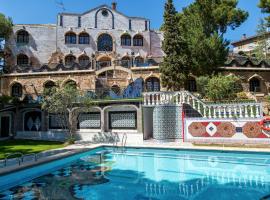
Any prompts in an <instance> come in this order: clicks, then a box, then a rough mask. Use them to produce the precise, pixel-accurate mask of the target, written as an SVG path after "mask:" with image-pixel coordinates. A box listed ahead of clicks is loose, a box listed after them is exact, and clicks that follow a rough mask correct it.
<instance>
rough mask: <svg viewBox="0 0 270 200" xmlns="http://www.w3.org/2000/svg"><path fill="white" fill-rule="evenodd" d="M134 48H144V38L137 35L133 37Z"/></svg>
mask: <svg viewBox="0 0 270 200" xmlns="http://www.w3.org/2000/svg"><path fill="white" fill-rule="evenodd" d="M133 46H135V47H142V46H143V36H141V35H135V36H134V37H133Z"/></svg>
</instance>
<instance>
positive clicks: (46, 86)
mask: <svg viewBox="0 0 270 200" xmlns="http://www.w3.org/2000/svg"><path fill="white" fill-rule="evenodd" d="M54 87H56V84H55V82H53V81H47V82H46V83H45V84H44V89H45V90H51V89H53V88H54Z"/></svg>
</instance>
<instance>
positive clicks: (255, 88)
mask: <svg viewBox="0 0 270 200" xmlns="http://www.w3.org/2000/svg"><path fill="white" fill-rule="evenodd" d="M249 91H250V92H260V91H261V82H260V80H259V79H258V78H256V77H254V78H252V79H251V80H250V81H249Z"/></svg>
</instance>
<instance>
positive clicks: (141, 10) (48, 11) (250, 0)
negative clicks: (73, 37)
mask: <svg viewBox="0 0 270 200" xmlns="http://www.w3.org/2000/svg"><path fill="white" fill-rule="evenodd" d="M61 1H62V2H63V3H64V5H65V9H66V11H65V12H75V13H82V12H85V11H87V10H89V9H91V8H93V7H96V6H99V5H101V4H108V5H110V4H111V2H112V1H113V0H0V12H2V13H4V14H5V15H7V16H10V17H12V18H13V21H14V23H15V24H24V23H25V24H41V23H45V24H48V23H55V21H56V15H57V13H58V12H62V9H61V7H60V6H58V5H57V3H56V2H61ZM258 1H259V0H239V7H241V8H242V9H244V10H246V11H248V12H249V14H250V16H249V18H248V20H247V21H246V22H245V23H244V24H243V25H242V26H241V27H240V28H238V29H236V30H234V31H231V30H230V31H228V33H227V35H226V38H227V39H229V40H230V41H235V40H238V39H240V38H241V36H242V35H243V34H244V33H245V34H247V35H248V36H251V35H253V34H255V31H256V26H257V24H258V21H259V19H260V18H262V17H263V15H262V14H261V12H260V9H259V8H258V7H257V4H258ZM116 2H117V3H118V5H117V9H118V10H119V11H120V12H123V13H124V14H126V15H128V16H140V17H146V18H149V19H150V20H151V23H152V24H151V25H152V28H154V29H158V28H159V27H160V25H161V23H162V19H163V8H164V2H165V0H116ZM191 2H192V0H174V3H175V6H176V7H177V10H181V9H182V7H185V6H187V5H188V4H190V3H191Z"/></svg>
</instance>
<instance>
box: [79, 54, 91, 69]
mask: <svg viewBox="0 0 270 200" xmlns="http://www.w3.org/2000/svg"><path fill="white" fill-rule="evenodd" d="M79 64H80V65H81V66H83V67H85V66H87V65H89V64H90V58H89V57H88V56H86V55H82V56H80V57H79Z"/></svg>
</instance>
